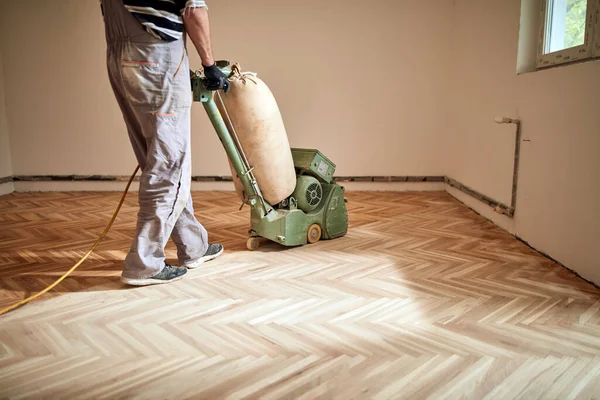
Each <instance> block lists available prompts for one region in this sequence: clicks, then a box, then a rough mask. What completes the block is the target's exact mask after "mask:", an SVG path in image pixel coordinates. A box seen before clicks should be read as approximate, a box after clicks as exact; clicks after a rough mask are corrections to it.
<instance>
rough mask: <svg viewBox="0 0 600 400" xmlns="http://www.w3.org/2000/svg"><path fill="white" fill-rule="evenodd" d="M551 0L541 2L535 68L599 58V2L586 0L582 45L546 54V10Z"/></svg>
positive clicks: (547, 29) (548, 28)
mask: <svg viewBox="0 0 600 400" xmlns="http://www.w3.org/2000/svg"><path fill="white" fill-rule="evenodd" d="M551 2H553V0H541V1H540V3H541V10H540V17H539V18H540V25H539V26H540V30H539V36H538V51H537V68H538V69H540V68H546V67H552V66H556V65H561V64H566V63H572V62H577V61H583V60H588V59H591V58H595V57H600V0H587V9H586V22H585V24H586V25H585V41H584V43H583V44H582V45H580V46H576V47H570V48H567V49H563V50H559V51H555V52H552V53H546V54H545V49H546V37H547V35H548V34H549V32H550V26H549V23H548V20H549V17H548V14H549V13H548V8H549V5H550V4H551Z"/></svg>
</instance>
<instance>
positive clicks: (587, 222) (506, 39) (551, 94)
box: [445, 0, 600, 282]
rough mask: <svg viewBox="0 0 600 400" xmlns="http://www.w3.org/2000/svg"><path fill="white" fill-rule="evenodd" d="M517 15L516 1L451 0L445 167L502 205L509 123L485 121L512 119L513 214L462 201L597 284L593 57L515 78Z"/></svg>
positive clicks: (598, 82)
mask: <svg viewBox="0 0 600 400" xmlns="http://www.w3.org/2000/svg"><path fill="white" fill-rule="evenodd" d="M519 15H520V1H519V0H502V1H494V0H456V2H455V9H454V13H453V16H454V22H453V26H454V35H453V41H452V45H451V48H452V55H453V57H452V64H451V76H452V78H451V82H453V84H452V87H451V90H450V92H449V96H450V98H451V99H453V100H452V101H451V102H450V107H449V109H448V111H449V113H450V114H449V132H450V134H449V135H448V136H446V138H445V139H446V140H445V143H446V144H447V146H448V148H449V149H450V150H451V151H452V154H453V156H452V158H451V160H450V162H449V164H448V171H447V174H448V175H449V176H451V177H453V178H455V179H457V180H459V181H461V182H462V183H464V184H466V185H468V186H470V187H473V188H474V189H476V190H478V191H480V192H483V193H485V194H487V195H489V196H491V197H494V198H496V199H498V200H501V201H503V202H505V203H506V204H510V194H511V180H512V175H511V174H512V162H513V151H514V128H513V127H512V126H511V125H495V124H493V122H492V120H493V118H494V116H496V115H506V116H509V117H514V118H520V119H521V120H522V121H523V138H524V139H528V140H530V142H523V143H522V147H521V167H520V177H519V188H518V190H519V192H518V198H517V210H516V215H515V219H514V221H513V220H509V219H507V218H503V217H501V216H498V215H497V214H494V213H489V210H487V209H486V206H482V205H481V204H477V203H475V202H472V201H470V200H468V201H469V202H470V205H472V206H474V207H476V208H478V209H479V210H482V211H484V212H486V213H487V216H488V217H491V218H492V219H493V220H494V221H496V222H497V223H499V224H500V225H501V226H504V227H505V228H507V229H509V230H510V231H512V232H513V233H515V234H517V235H518V236H520V237H522V238H523V239H525V240H526V241H528V242H529V243H530V244H532V245H533V246H534V247H536V248H537V249H539V250H541V251H543V252H546V253H548V254H549V255H550V256H552V257H553V258H555V259H557V260H558V261H560V262H561V263H563V264H565V265H566V266H568V267H569V268H572V269H574V270H575V271H577V272H578V273H580V274H581V275H582V276H584V277H585V278H588V279H590V280H593V281H595V282H600V207H599V205H600V63H598V62H591V63H585V64H579V65H570V66H563V67H560V68H555V69H551V70H547V71H539V72H533V73H529V74H523V75H519V76H517V75H516V72H515V71H516V65H517V43H518V32H519ZM452 193H455V191H452Z"/></svg>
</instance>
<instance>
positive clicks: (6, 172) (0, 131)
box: [0, 52, 12, 178]
mask: <svg viewBox="0 0 600 400" xmlns="http://www.w3.org/2000/svg"><path fill="white" fill-rule="evenodd" d="M2 72H3V71H2V52H0V178H4V177H7V176H11V175H12V163H11V158H10V141H9V138H8V121H7V119H6V102H5V93H4V79H3V78H4V74H3V73H2Z"/></svg>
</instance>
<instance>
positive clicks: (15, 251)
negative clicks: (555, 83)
mask: <svg viewBox="0 0 600 400" xmlns="http://www.w3.org/2000/svg"><path fill="white" fill-rule="evenodd" d="M118 197H119V195H118V194H114V193H112V194H110V193H87V194H86V193H77V194H75V193H53V194H39V193H38V194H13V195H9V196H5V197H0V285H1V286H0V289H1V292H0V303H1V304H0V306H6V305H9V304H11V303H12V302H15V301H17V300H19V299H22V298H23V297H24V296H27V295H29V294H31V293H32V292H36V291H39V290H40V289H42V288H43V287H44V286H46V285H48V284H49V283H51V282H52V281H53V280H54V279H55V278H57V277H58V276H60V274H61V273H62V272H64V271H65V270H66V269H68V267H69V266H70V265H72V264H73V263H74V262H75V261H76V260H77V259H78V258H79V257H80V256H82V255H83V254H84V253H85V251H86V250H87V249H88V247H89V246H90V245H91V244H92V243H93V241H94V240H95V239H96V237H97V235H98V234H99V233H100V232H101V231H102V229H103V227H104V225H105V223H106V221H107V220H108V219H109V217H110V216H111V214H112V212H113V209H114V207H115V205H116V203H117V201H118ZM348 197H349V200H350V202H349V204H348V206H349V210H350V221H351V229H350V231H349V233H348V235H347V236H346V237H344V238H342V239H338V240H335V241H330V242H325V241H324V242H320V243H317V244H315V245H312V246H309V247H302V248H295V249H283V248H280V247H279V246H278V245H276V244H267V245H264V246H263V247H262V248H261V251H259V252H248V251H246V249H245V239H246V230H247V225H248V220H249V216H248V209H247V208H246V209H244V210H243V211H241V212H239V211H238V207H239V202H238V201H237V199H236V197H235V195H234V194H233V193H217V192H209V193H195V194H194V198H195V207H196V210H197V216H198V218H199V219H200V220H201V221H202V222H203V223H204V224H205V225H206V227H207V228H208V230H209V232H210V234H211V239H212V240H214V241H220V242H222V243H224V244H225V247H226V250H227V251H226V253H225V254H224V255H223V256H222V257H220V258H219V259H217V260H215V261H213V262H211V263H208V264H206V266H205V267H204V268H201V269H198V270H194V271H191V272H190V273H188V275H187V279H184V280H182V281H179V282H176V283H173V284H171V285H163V286H155V287H146V288H133V289H132V288H126V287H124V286H123V285H121V283H120V282H119V280H118V277H119V274H120V268H121V260H122V259H123V257H124V255H125V254H126V252H127V250H128V246H129V244H130V240H131V236H132V233H133V229H134V225H135V215H136V211H137V209H136V198H135V195H133V194H132V195H130V196H129V197H128V200H127V202H126V205H125V206H124V208H123V210H122V212H121V215H120V216H119V218H118V219H117V222H116V224H115V225H114V227H113V229H112V231H111V232H110V234H109V235H108V237H107V238H106V240H105V242H104V243H103V244H102V245H101V246H100V248H99V250H98V251H97V252H96V253H95V254H94V255H93V256H92V257H91V258H90V259H89V260H88V261H86V262H85V263H84V264H83V265H82V266H81V268H80V269H79V270H77V271H76V272H75V273H74V274H73V276H72V277H71V278H69V279H67V280H66V281H65V282H63V283H62V284H61V285H60V286H58V287H57V288H56V290H54V291H53V292H52V294H51V295H48V296H46V297H44V298H43V299H42V300H39V301H36V302H34V303H31V304H28V305H26V306H25V307H23V308H21V309H18V310H16V311H13V312H12V313H10V314H8V315H5V316H2V317H0V393H1V396H0V397H2V398H4V397H5V398H15V399H17V398H36V399H37V398H48V399H58V398H64V399H83V398H86V399H87V398H89V399H97V398H111V399H113V398H117V399H125V398H147V399H158V398H172V399H183V398H196V399H222V398H231V399H242V398H247V399H256V398H264V399H321V398H322V399H344V400H345V399H399V398H411V399H415V398H418V399H420V398H432V399H442V398H449V399H456V398H472V399H480V398H491V399H497V398H498V399H504V398H511V399H512V398H524V399H534V398H545V399H570V398H581V399H592V398H600V291H599V290H598V289H596V288H594V287H593V286H592V285H590V284H588V283H586V282H585V281H583V280H581V279H579V278H577V277H576V276H574V275H573V274H571V273H570V272H569V271H567V270H565V269H563V268H562V267H560V266H558V265H555V264H553V263H552V262H551V261H549V260H547V259H545V258H543V257H541V256H540V255H538V254H537V253H535V252H534V251H532V250H531V249H529V248H528V247H526V246H525V245H524V244H522V243H520V242H518V241H517V240H515V239H514V238H513V237H511V236H510V235H509V234H507V233H505V232H503V231H501V230H499V229H498V228H496V227H495V226H494V225H492V224H491V223H489V222H487V221H485V220H484V219H482V218H481V217H479V216H477V215H476V214H475V213H473V212H472V211H471V210H469V209H467V208H466V207H464V206H463V205H461V204H460V203H458V202H457V201H455V200H454V199H452V198H451V197H449V196H448V195H446V194H443V193H427V194H422V193H349V196H348ZM174 255H175V253H174V248H173V247H169V256H170V257H173V256H174Z"/></svg>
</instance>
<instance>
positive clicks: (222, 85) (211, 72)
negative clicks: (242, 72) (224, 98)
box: [203, 63, 229, 93]
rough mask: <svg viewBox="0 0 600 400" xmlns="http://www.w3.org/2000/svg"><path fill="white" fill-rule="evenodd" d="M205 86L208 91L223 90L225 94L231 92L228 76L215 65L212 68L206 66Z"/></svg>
mask: <svg viewBox="0 0 600 400" xmlns="http://www.w3.org/2000/svg"><path fill="white" fill-rule="evenodd" d="M203 67H204V76H205V77H206V79H205V80H204V86H205V87H206V89H208V90H219V89H223V91H225V93H227V92H229V80H228V79H227V76H226V75H225V74H224V73H223V72H221V70H220V69H219V68H217V64H216V63H215V64H213V65H211V66H210V67H206V66H204V65H203Z"/></svg>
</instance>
